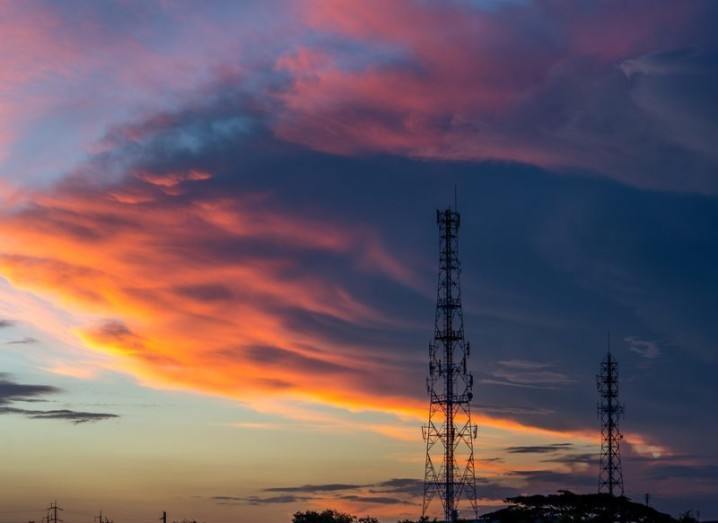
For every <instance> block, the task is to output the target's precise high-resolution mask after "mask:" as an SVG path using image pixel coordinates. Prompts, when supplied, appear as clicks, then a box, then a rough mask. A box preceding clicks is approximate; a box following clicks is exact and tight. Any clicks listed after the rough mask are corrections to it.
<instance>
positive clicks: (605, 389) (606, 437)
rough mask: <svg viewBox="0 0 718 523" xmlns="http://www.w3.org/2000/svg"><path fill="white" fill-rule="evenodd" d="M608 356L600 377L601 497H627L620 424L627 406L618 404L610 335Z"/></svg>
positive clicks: (602, 364)
mask: <svg viewBox="0 0 718 523" xmlns="http://www.w3.org/2000/svg"><path fill="white" fill-rule="evenodd" d="M608 344H609V347H608V353H607V354H606V357H605V358H604V360H603V361H602V362H601V372H600V373H599V374H598V375H597V376H596V386H597V388H598V392H599V395H600V400H599V403H598V417H599V419H600V420H601V461H600V463H601V465H600V467H601V468H600V472H599V476H598V491H599V493H606V494H610V495H611V496H616V495H618V496H623V470H622V468H621V447H620V442H621V439H623V435H622V434H621V430H620V429H619V426H618V420H619V419H620V418H621V416H622V415H623V405H622V404H621V403H620V402H619V401H618V362H617V361H616V359H615V358H614V356H613V354H611V346H610V345H611V339H610V335H609V341H608Z"/></svg>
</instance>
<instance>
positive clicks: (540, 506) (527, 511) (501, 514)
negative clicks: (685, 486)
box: [479, 490, 696, 523]
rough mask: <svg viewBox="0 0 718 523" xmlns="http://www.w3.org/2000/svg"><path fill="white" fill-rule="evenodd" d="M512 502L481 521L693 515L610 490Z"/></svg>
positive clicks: (593, 522)
mask: <svg viewBox="0 0 718 523" xmlns="http://www.w3.org/2000/svg"><path fill="white" fill-rule="evenodd" d="M506 502H507V503H510V505H509V506H508V507H506V508H503V509H501V510H497V511H496V512H492V513H490V514H484V515H483V516H481V518H479V519H480V521H483V522H486V523H538V522H542V523H543V522H564V521H565V522H587V523H612V522H614V521H620V522H621V523H676V522H684V523H692V522H694V521H696V520H695V519H693V518H692V517H690V516H688V517H689V519H683V518H681V519H675V518H673V517H671V516H669V515H668V514H663V513H661V512H658V511H657V510H656V509H654V508H651V507H649V506H646V505H642V504H640V503H634V502H632V501H631V500H629V499H628V498H626V497H614V496H610V495H608V494H574V493H573V492H569V491H567V490H561V491H559V494H550V495H547V496H542V495H535V496H517V497H513V498H507V499H506Z"/></svg>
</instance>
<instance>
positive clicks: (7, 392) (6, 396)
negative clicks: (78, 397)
mask: <svg viewBox="0 0 718 523" xmlns="http://www.w3.org/2000/svg"><path fill="white" fill-rule="evenodd" d="M60 392H62V390H61V389H59V388H57V387H53V386H51V385H26V384H22V383H17V382H14V381H12V380H11V379H10V378H9V376H8V375H7V374H1V373H0V415H2V414H17V415H21V416H25V417H26V418H30V419H52V420H64V421H69V422H71V423H73V424H76V425H78V424H81V423H89V422H94V421H104V420H109V419H113V418H118V417H119V416H118V415H117V414H111V413H106V412H83V411H77V410H70V409H53V410H36V409H23V408H18V407H15V406H14V404H15V403H17V402H37V401H45V397H46V396H48V395H52V394H58V393H60Z"/></svg>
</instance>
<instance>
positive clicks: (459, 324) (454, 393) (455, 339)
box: [422, 209, 478, 523]
mask: <svg viewBox="0 0 718 523" xmlns="http://www.w3.org/2000/svg"><path fill="white" fill-rule="evenodd" d="M436 220H437V223H438V225H439V239H440V241H439V289H438V293H437V300H436V302H437V303H436V321H435V325H434V341H433V342H432V343H431V344H429V375H428V377H427V391H428V393H429V422H428V423H427V424H426V425H425V426H424V427H423V428H422V429H423V430H422V432H423V435H424V440H425V441H426V466H425V469H424V501H423V504H422V516H424V517H428V516H429V511H430V510H431V509H432V501H433V500H435V498H439V499H440V500H441V506H442V511H443V517H444V521H446V522H452V523H453V522H455V521H457V520H458V518H459V515H460V514H462V519H472V518H473V519H477V518H478V503H477V492H476V472H475V465H474V440H475V439H476V430H477V429H476V425H474V424H473V423H472V422H471V400H472V399H473V392H472V388H473V376H472V375H471V373H470V372H469V371H468V370H467V360H468V357H469V352H470V348H469V344H468V343H467V342H466V341H465V340H464V315H463V311H462V308H461V288H460V283H459V276H460V272H461V265H460V263H459V257H458V233H459V225H460V221H461V220H460V216H459V213H458V212H456V211H454V210H451V209H446V210H443V211H437V212H436Z"/></svg>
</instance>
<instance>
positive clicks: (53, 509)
mask: <svg viewBox="0 0 718 523" xmlns="http://www.w3.org/2000/svg"><path fill="white" fill-rule="evenodd" d="M58 511H60V512H62V509H61V508H60V507H58V506H57V501H54V502H53V503H50V506H49V507H47V521H48V523H63V521H62V520H61V519H58V517H57V512H58Z"/></svg>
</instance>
